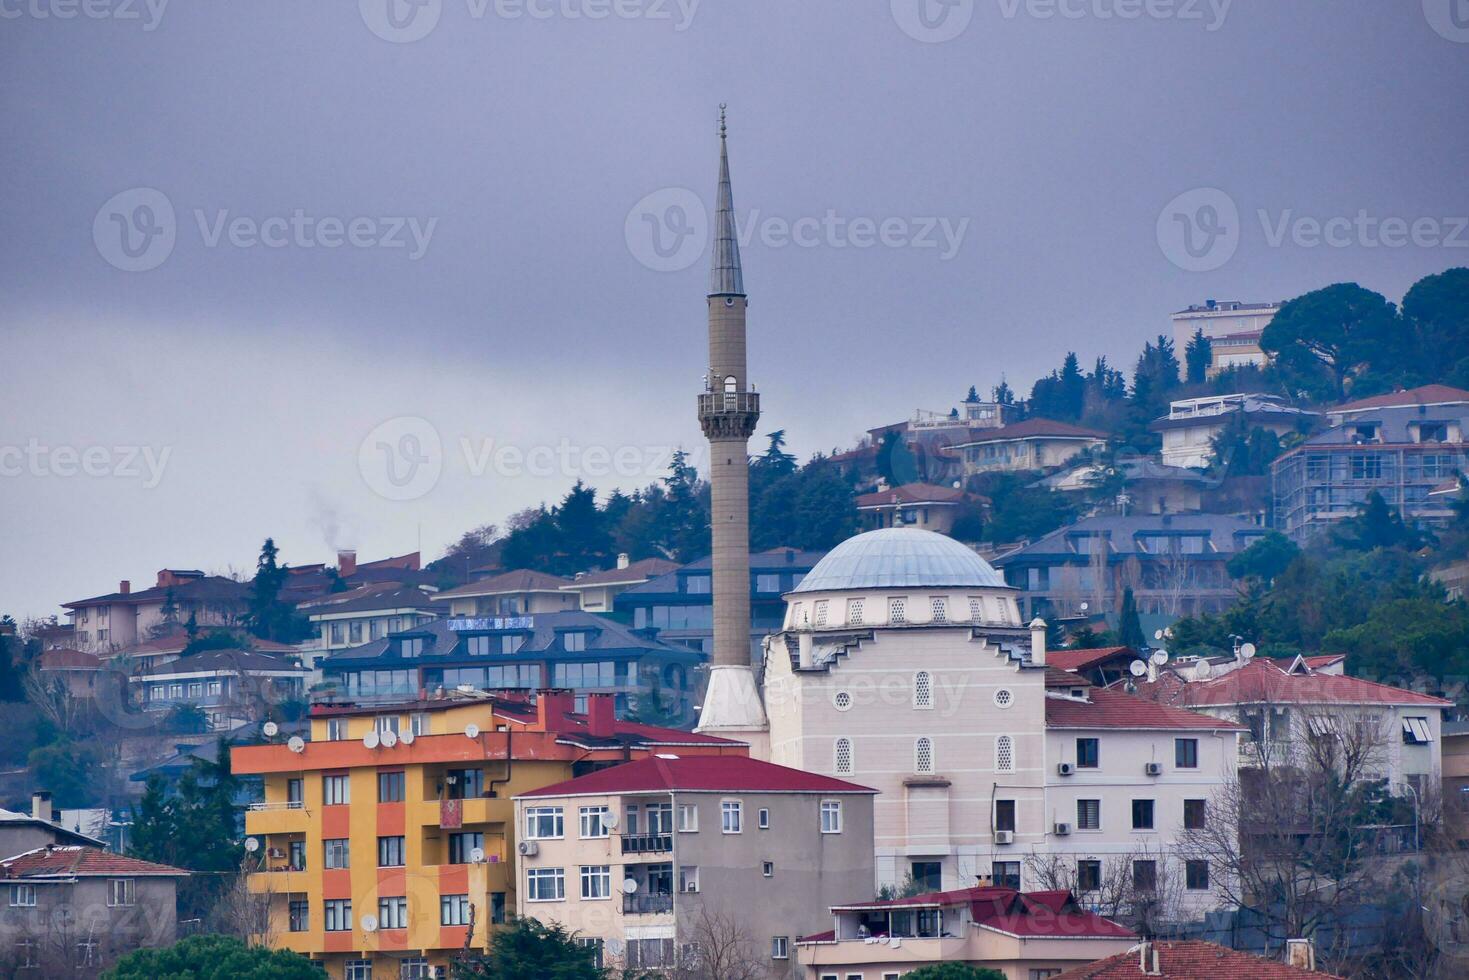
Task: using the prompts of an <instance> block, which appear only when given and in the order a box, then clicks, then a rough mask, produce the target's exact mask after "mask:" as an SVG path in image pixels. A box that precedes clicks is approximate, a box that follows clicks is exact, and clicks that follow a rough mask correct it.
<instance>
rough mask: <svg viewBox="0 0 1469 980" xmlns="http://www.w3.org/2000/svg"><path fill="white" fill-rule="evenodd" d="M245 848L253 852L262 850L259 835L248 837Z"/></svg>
mask: <svg viewBox="0 0 1469 980" xmlns="http://www.w3.org/2000/svg"><path fill="white" fill-rule="evenodd" d="M245 850H247V851H249V852H250V853H251V854H254V853H255V852H256V851H258V850H260V839H259V838H257V837H246V838H245Z"/></svg>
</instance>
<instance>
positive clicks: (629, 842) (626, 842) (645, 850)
mask: <svg viewBox="0 0 1469 980" xmlns="http://www.w3.org/2000/svg"><path fill="white" fill-rule="evenodd" d="M622 853H624V854H672V853H673V835H672V834H642V835H639V836H636V837H623V838H622Z"/></svg>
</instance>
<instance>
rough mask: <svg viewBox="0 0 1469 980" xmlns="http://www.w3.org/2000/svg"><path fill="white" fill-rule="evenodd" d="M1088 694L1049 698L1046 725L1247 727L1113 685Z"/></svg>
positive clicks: (1064, 726) (1206, 729)
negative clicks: (1078, 697)
mask: <svg viewBox="0 0 1469 980" xmlns="http://www.w3.org/2000/svg"><path fill="white" fill-rule="evenodd" d="M1087 694H1088V696H1089V698H1090V700H1088V701H1076V700H1072V699H1071V698H1046V727H1047V728H1130V729H1142V730H1152V729H1178V730H1189V731H1201V730H1203V731H1244V726H1243V725H1238V724H1235V723H1234V722H1232V721H1225V720H1224V719H1222V718H1215V717H1213V716H1211V715H1206V714H1203V713H1201V712H1197V711H1185V710H1184V709H1182V708H1175V707H1172V706H1171V705H1167V704H1160V703H1159V702H1157V701H1153V700H1149V699H1148V698H1141V697H1137V696H1135V695H1131V694H1127V693H1126V692H1124V691H1118V690H1114V689H1113V688H1092V689H1091V690H1089V691H1088V692H1087Z"/></svg>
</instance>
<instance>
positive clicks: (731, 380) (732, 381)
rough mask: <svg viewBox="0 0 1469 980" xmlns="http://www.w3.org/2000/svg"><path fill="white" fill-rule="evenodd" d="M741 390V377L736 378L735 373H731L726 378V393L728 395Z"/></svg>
mask: <svg viewBox="0 0 1469 980" xmlns="http://www.w3.org/2000/svg"><path fill="white" fill-rule="evenodd" d="M739 390H740V382H739V379H738V378H736V377H735V376H734V375H732V374H731V375H730V376H729V377H727V378H725V379H724V393H725V394H727V395H733V394H734V393H735V392H737V391H739Z"/></svg>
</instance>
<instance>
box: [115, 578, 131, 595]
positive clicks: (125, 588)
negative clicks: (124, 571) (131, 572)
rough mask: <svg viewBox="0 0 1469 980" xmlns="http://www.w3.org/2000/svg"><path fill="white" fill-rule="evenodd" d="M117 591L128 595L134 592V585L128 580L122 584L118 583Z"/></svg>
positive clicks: (124, 580)
mask: <svg viewBox="0 0 1469 980" xmlns="http://www.w3.org/2000/svg"><path fill="white" fill-rule="evenodd" d="M117 591H119V592H121V593H122V594H123V595H127V594H129V593H130V592H132V591H133V583H131V582H129V581H128V580H127V579H123V580H122V581H121V582H118V583H117Z"/></svg>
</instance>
